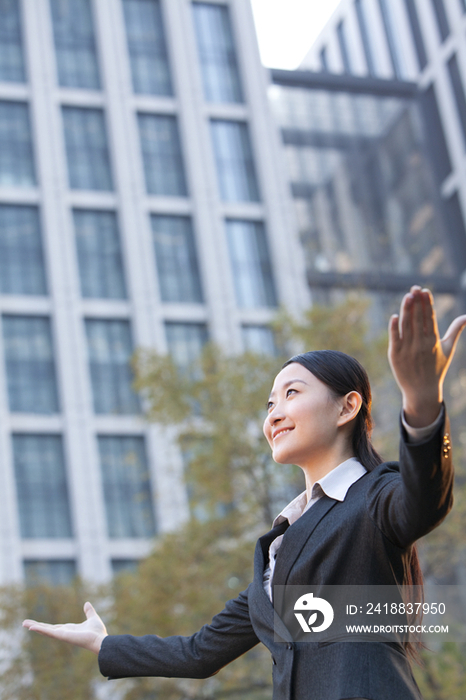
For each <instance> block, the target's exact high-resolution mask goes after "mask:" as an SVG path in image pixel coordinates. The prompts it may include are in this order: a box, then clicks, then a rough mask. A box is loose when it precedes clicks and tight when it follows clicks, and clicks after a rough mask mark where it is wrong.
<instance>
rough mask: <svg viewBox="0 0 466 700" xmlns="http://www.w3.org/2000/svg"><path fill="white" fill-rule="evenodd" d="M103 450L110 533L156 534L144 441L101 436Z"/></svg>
mask: <svg viewBox="0 0 466 700" xmlns="http://www.w3.org/2000/svg"><path fill="white" fill-rule="evenodd" d="M98 441H99V453H100V465H101V472H102V485H103V492H104V499H105V509H106V514H107V529H108V536H109V537H111V538H116V537H152V536H153V535H154V534H155V524H154V512H153V506H152V495H151V487H150V480H149V473H148V467H147V460H146V454H145V449H144V440H143V438H140V437H113V436H100V437H99V438H98Z"/></svg>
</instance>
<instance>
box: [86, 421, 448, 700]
mask: <svg viewBox="0 0 466 700" xmlns="http://www.w3.org/2000/svg"><path fill="white" fill-rule="evenodd" d="M448 433H449V426H448V420H447V418H445V424H444V425H442V426H440V428H439V429H438V430H437V431H436V433H435V435H433V436H432V437H431V438H430V439H429V440H427V441H424V442H422V443H417V444H414V445H412V444H408V443H407V442H406V439H405V438H406V436H405V435H404V434H403V430H402V436H401V441H400V461H399V463H398V462H385V463H383V464H381V465H379V466H378V467H376V468H375V469H374V470H373V471H372V472H369V473H367V474H365V475H364V476H363V477H361V478H360V479H359V480H358V481H356V482H355V483H354V484H353V485H352V486H351V487H350V489H349V490H348V493H347V495H346V498H345V500H344V501H343V502H339V501H335V500H333V499H331V498H329V497H328V496H323V497H322V498H320V499H319V500H318V501H317V503H316V504H315V505H313V506H312V508H310V509H309V510H308V511H307V512H306V513H304V515H302V516H301V517H300V518H299V519H298V520H297V521H296V522H295V523H294V524H293V525H291V526H290V527H288V529H286V532H284V530H285V527H284V525H283V524H282V525H279V526H277V528H274V530H272V531H270V532H269V533H267V534H266V535H264V536H263V537H261V538H260V539H259V541H258V542H257V545H256V552H255V558H254V565H255V569H254V580H253V582H252V583H251V584H250V586H249V587H248V588H247V590H245V591H243V592H242V593H240V594H239V596H238V597H237V598H236V599H234V600H230V601H229V602H228V603H227V604H226V606H225V609H224V610H223V611H222V612H221V613H219V614H218V615H216V616H215V617H214V618H213V620H212V622H211V623H210V624H209V625H205V626H204V627H202V629H201V630H200V631H199V632H197V633H196V634H193V635H192V636H191V637H182V636H174V637H167V638H164V639H163V638H160V637H156V636H153V635H148V636H145V637H132V636H130V635H116V636H108V637H106V638H105V640H104V642H103V644H102V649H101V651H100V654H99V664H100V670H101V673H102V674H104V675H106V676H109V677H110V678H123V677H130V676H164V677H184V678H207V677H209V676H211V675H213V674H214V673H216V672H217V671H218V670H219V669H221V668H222V667H223V666H225V665H226V664H228V663H229V662H230V661H232V660H233V659H235V658H237V657H238V656H240V655H241V654H243V653H244V652H246V651H248V650H249V649H251V648H252V647H253V646H255V645H256V644H257V643H258V642H262V643H263V644H265V646H267V647H268V649H269V650H270V652H271V654H272V664H273V698H274V700H341V699H342V698H353V697H364V698H370V700H393V699H394V698H396V699H397V700H415V699H416V700H419V698H421V695H420V692H419V689H418V687H417V685H416V683H415V681H414V678H413V675H412V673H411V667H410V664H409V661H408V659H407V657H406V654H405V652H404V649H403V647H401V646H399V645H397V644H387V643H378V642H351V643H348V642H334V643H319V642H312V643H310V642H306V643H303V642H301V643H299V642H298V643H295V642H293V641H291V637H290V635H289V633H288V631H287V629H286V627H284V626H282V627H281V628H280V634H281V636H282V638H283V641H282V642H277V641H275V640H274V608H273V605H272V603H271V602H270V600H269V598H268V596H267V594H266V593H265V591H264V588H263V585H262V579H263V572H264V566H265V562H266V557H267V552H268V547H269V545H270V543H271V542H272V540H273V539H274V538H275V537H276V536H277V535H278V534H280V533H282V532H284V538H283V542H282V544H281V546H280V549H279V551H278V556H277V560H276V566H275V572H274V577H273V585H285V584H288V585H306V584H327V585H361V584H366V585H381V584H384V585H395V584H404V583H406V582H407V579H406V572H407V571H408V570H409V567H410V560H411V555H412V545H413V543H414V542H415V541H416V540H417V539H418V538H419V537H421V536H423V535H425V534H427V533H428V532H429V531H430V530H432V529H433V528H435V527H436V526H437V525H439V523H440V522H441V521H442V520H443V518H444V517H445V516H446V514H447V513H448V511H449V510H450V508H451V505H452V488H453V468H452V464H451V455H450V446H449V435H448ZM275 624H276V625H277V624H278V625H280V620H278V621H277V619H276V618H275Z"/></svg>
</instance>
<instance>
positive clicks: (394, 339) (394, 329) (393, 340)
mask: <svg viewBox="0 0 466 700" xmlns="http://www.w3.org/2000/svg"><path fill="white" fill-rule="evenodd" d="M399 323H400V317H399V316H398V314H393V316H391V317H390V321H389V323H388V341H389V342H388V348H389V350H390V348H393V349H394V350H396V349H397V348H398V347H399V345H400V344H401V337H400V325H399Z"/></svg>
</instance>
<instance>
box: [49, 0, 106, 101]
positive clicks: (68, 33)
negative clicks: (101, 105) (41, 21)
mask: <svg viewBox="0 0 466 700" xmlns="http://www.w3.org/2000/svg"><path fill="white" fill-rule="evenodd" d="M50 7H51V11H52V24H53V38H54V42H55V55H56V63H57V73H58V84H59V85H60V86H61V87H72V88H86V89H88V90H98V89H99V88H100V78H99V67H98V61H97V50H96V43H95V37H94V26H93V18H92V7H91V0H50Z"/></svg>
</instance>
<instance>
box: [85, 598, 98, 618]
mask: <svg viewBox="0 0 466 700" xmlns="http://www.w3.org/2000/svg"><path fill="white" fill-rule="evenodd" d="M84 612H85V613H86V617H87V619H89V618H90V617H94V615H97V613H96V611H95V608H94V606H93V605H92V604H91V603H89V601H88V602H87V603H84Z"/></svg>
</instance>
